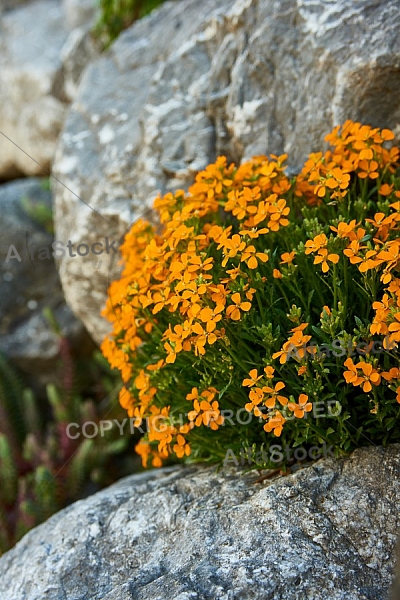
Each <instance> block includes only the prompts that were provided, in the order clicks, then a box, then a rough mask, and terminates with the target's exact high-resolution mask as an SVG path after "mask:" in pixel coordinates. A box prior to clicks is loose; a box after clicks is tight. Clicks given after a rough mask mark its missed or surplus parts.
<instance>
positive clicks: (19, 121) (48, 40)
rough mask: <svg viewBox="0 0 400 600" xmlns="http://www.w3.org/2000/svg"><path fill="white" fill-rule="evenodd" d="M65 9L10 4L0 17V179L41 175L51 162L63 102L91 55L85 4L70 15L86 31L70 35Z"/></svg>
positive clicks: (43, 1) (44, 1) (57, 4)
mask: <svg viewBox="0 0 400 600" xmlns="http://www.w3.org/2000/svg"><path fill="white" fill-rule="evenodd" d="M71 4H73V3H71V2H65V5H64V9H65V11H66V13H64V10H63V5H62V4H61V1H60V0H58V1H55V0H37V1H35V2H29V3H27V4H24V5H21V6H18V5H15V3H14V10H8V11H6V12H4V14H3V15H2V16H1V19H0V132H2V133H0V180H1V179H3V180H5V179H11V178H13V177H15V176H18V175H22V174H24V175H42V176H43V175H45V174H47V172H48V170H49V168H50V165H51V163H52V161H53V157H54V152H55V147H56V142H57V138H58V135H59V133H60V130H61V126H62V123H63V120H64V117H65V113H66V108H67V105H68V102H69V101H70V100H71V98H72V97H73V95H74V93H75V91H76V85H77V82H78V80H79V77H80V74H81V72H82V70H83V68H84V66H86V63H87V62H88V61H89V60H90V59H91V57H92V56H93V54H94V53H95V50H94V44H93V42H92V41H91V39H90V37H89V36H88V34H87V27H88V17H87V18H86V20H85V19H84V15H83V13H84V14H86V12H85V11H83V8H84V7H85V6H86V5H88V4H89V3H88V2H86V3H84V5H82V7H81V8H82V11H83V13H82V15H81V13H80V12H79V11H78V12H76V13H75V14H76V15H81V17H80V18H79V19H78V22H79V24H81V25H83V24H84V23H86V29H85V28H84V29H83V30H82V29H76V30H74V31H72V32H70V31H69V29H68V20H70V21H71V19H68V14H69V13H70V12H71V6H70V5H71ZM6 8H10V6H7V5H6ZM72 8H73V7H72ZM87 8H88V7H87ZM67 9H68V10H67ZM82 11H81V12H82ZM74 23H75V22H74ZM74 23H71V24H74ZM2 134H4V135H2ZM5 136H7V137H5Z"/></svg>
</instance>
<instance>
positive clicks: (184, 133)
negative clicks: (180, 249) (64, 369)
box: [54, 0, 400, 341]
mask: <svg viewBox="0 0 400 600" xmlns="http://www.w3.org/2000/svg"><path fill="white" fill-rule="evenodd" d="M399 28H400V11H399V10H398V1H397V0H358V1H357V2H344V1H336V2H332V0H322V1H319V2H315V1H314V0H275V1H273V0H236V1H234V0H217V1H215V0H205V1H204V2H202V3H201V4H199V2H198V1H197V0H180V1H179V2H178V1H177V2H172V3H167V4H165V5H164V6H162V7H161V8H160V9H158V10H157V11H155V12H154V13H152V14H151V15H150V16H149V17H148V18H146V19H143V20H142V21H140V22H138V23H136V24H134V25H133V26H132V27H131V28H130V29H128V30H127V31H125V32H124V33H122V35H121V36H120V37H119V39H118V40H117V41H116V42H115V43H114V45H113V46H112V47H111V49H110V51H109V52H108V53H107V54H105V55H102V56H101V57H100V58H99V59H98V60H96V61H94V62H92V63H91V64H90V66H89V67H88V68H87V70H86V71H85V74H84V76H83V79H82V81H81V85H80V88H79V91H78V94H77V97H76V100H75V102H74V104H73V105H72V107H71V109H70V111H69V113H68V117H67V120H66V124H65V127H64V130H63V133H62V136H61V140H60V144H59V147H58V151H57V157H56V163H55V168H54V173H55V174H56V176H57V177H58V178H59V179H60V180H61V181H62V182H63V183H65V184H66V185H67V187H68V188H70V190H72V191H73V192H74V193H71V191H69V190H68V189H66V188H65V187H63V186H62V185H57V193H56V224H57V235H58V237H59V238H60V239H63V238H65V237H66V236H68V235H70V232H71V231H72V232H73V233H74V236H75V238H76V242H80V241H84V242H87V241H89V242H90V241H96V240H97V239H102V238H103V237H104V236H105V235H109V236H110V237H113V238H117V237H119V236H120V235H121V234H122V233H123V232H124V231H125V229H126V227H128V226H129V225H130V224H131V223H132V221H133V220H134V219H135V218H137V217H138V216H139V215H140V214H141V213H142V212H143V211H144V210H145V209H146V207H147V206H148V205H149V203H150V201H151V200H152V199H153V197H154V196H155V195H156V194H157V192H158V191H161V192H164V191H166V190H169V189H176V188H178V187H183V186H186V185H187V184H188V183H190V182H191V181H192V179H193V177H194V174H195V172H196V171H197V170H198V169H201V168H203V167H204V166H205V165H206V164H207V163H209V162H210V161H212V160H214V159H215V157H216V156H217V155H219V154H226V155H227V156H228V157H229V158H230V159H234V160H235V161H238V162H239V161H241V160H242V159H245V158H248V157H250V156H251V155H254V154H259V153H269V152H272V153H276V154H280V153H283V152H288V153H289V157H290V159H289V162H290V166H291V168H292V169H294V170H295V169H297V168H298V167H299V165H300V164H301V163H302V161H303V159H304V158H305V157H306V155H307V154H308V152H310V151H313V150H316V149H319V148H320V147H321V144H322V142H323V137H324V135H325V134H326V133H327V132H328V131H329V130H330V129H331V128H332V127H333V126H334V125H336V124H338V123H341V122H344V121H345V120H346V119H348V118H351V119H356V120H361V121H363V122H366V123H369V124H372V125H374V126H384V127H392V128H394V129H395V130H396V128H398V127H399V123H400V106H399V102H398V97H399V93H400V36H399V35H398V31H399ZM397 131H398V129H397ZM74 194H77V195H78V196H80V198H81V199H82V200H84V202H86V203H87V204H89V205H90V207H91V208H88V207H87V206H85V204H83V202H81V201H80V200H79V199H78V198H77V196H75V195H74ZM91 209H93V210H91ZM115 262H116V261H115V260H114V263H113V264H114V265H115ZM76 267H77V265H76V264H75V263H73V261H72V260H70V259H68V257H67V258H66V259H64V260H63V261H62V264H61V278H62V281H63V286H64V289H65V293H66V297H67V301H68V302H69V304H70V306H71V307H72V308H73V310H74V311H75V312H76V314H78V315H79V317H80V318H81V319H82V320H83V321H84V323H85V324H86V326H87V327H88V329H89V331H90V332H91V334H92V336H93V337H94V338H95V339H96V340H97V341H99V340H100V339H101V338H102V337H103V335H104V333H105V331H106V330H107V329H106V324H105V323H104V321H102V320H101V318H100V317H99V312H100V309H101V307H102V305H103V304H104V301H105V297H106V289H107V285H108V282H109V279H110V278H112V277H113V275H114V271H113V270H112V269H111V270H110V261H109V260H108V261H107V257H106V256H105V257H104V261H103V264H102V267H101V269H99V270H96V271H92V272H88V271H86V270H84V266H83V265H82V267H81V270H79V269H78V270H77V268H76Z"/></svg>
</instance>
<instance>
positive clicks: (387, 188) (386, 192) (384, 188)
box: [378, 183, 394, 196]
mask: <svg viewBox="0 0 400 600" xmlns="http://www.w3.org/2000/svg"><path fill="white" fill-rule="evenodd" d="M393 188H394V185H393V184H392V185H389V184H388V183H384V184H383V185H381V187H380V188H379V190H378V193H379V194H380V195H381V196H390V194H391V193H392V192H393Z"/></svg>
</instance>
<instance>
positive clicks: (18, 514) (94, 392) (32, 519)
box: [0, 337, 132, 554]
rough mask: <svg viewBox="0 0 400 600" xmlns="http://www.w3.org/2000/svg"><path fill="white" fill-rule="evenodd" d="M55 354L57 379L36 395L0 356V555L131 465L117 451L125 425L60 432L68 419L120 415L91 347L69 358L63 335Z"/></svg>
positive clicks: (123, 445)
mask: <svg viewBox="0 0 400 600" xmlns="http://www.w3.org/2000/svg"><path fill="white" fill-rule="evenodd" d="M60 357H61V359H60V372H61V376H62V385H57V386H56V385H54V384H49V385H48V386H47V399H45V402H43V399H42V400H41V399H40V398H38V397H37V396H35V394H34V393H33V391H32V390H31V389H29V388H26V389H24V388H23V385H22V383H21V380H20V378H19V377H18V375H17V374H16V373H15V372H14V370H13V369H12V368H11V367H10V365H9V364H8V363H7V362H6V360H5V359H4V358H3V357H1V356H0V554H1V553H3V552H5V551H6V550H8V549H9V548H10V547H12V546H13V545H14V544H15V543H16V542H17V541H18V540H19V539H20V538H21V537H22V536H23V535H24V534H25V533H26V532H27V531H29V529H31V528H32V527H34V526H35V525H38V524H39V523H41V522H43V521H44V520H45V519H47V518H48V517H50V516H51V515H52V514H54V513H55V512H56V511H58V510H60V509H61V508H63V507H65V506H66V505H67V504H68V503H70V502H73V501H75V500H77V499H79V498H80V497H82V496H83V495H85V494H87V493H89V492H93V491H96V489H99V488H101V487H103V486H105V485H109V484H110V483H112V482H113V481H115V480H116V479H117V478H118V477H120V476H122V475H124V474H126V473H127V472H130V471H131V470H132V465H130V464H129V465H126V464H125V463H124V461H126V457H125V455H124V454H123V453H124V451H125V450H126V449H127V447H128V435H129V431H125V430H124V435H122V436H121V435H120V432H119V429H118V428H117V427H114V428H113V429H110V430H108V431H104V436H101V435H98V436H96V437H95V438H93V439H87V438H85V437H83V436H82V435H79V436H78V437H77V439H70V437H68V435H67V425H68V424H69V423H77V424H78V425H82V424H83V423H84V422H85V421H93V422H94V423H96V424H98V423H99V422H100V421H101V420H102V419H104V420H105V419H107V420H110V419H122V418H124V417H125V415H124V414H123V413H122V411H121V409H120V407H119V406H118V402H117V400H116V397H117V394H118V389H115V377H114V375H113V373H112V371H111V370H110V369H109V368H108V365H107V362H106V361H105V360H104V358H103V357H101V355H100V354H99V352H98V351H96V352H95V353H94V354H93V356H92V357H91V359H90V360H89V361H85V362H84V363H77V362H76V361H75V362H74V361H73V360H72V356H71V350H70V348H69V344H68V342H67V340H66V339H65V338H63V337H60ZM87 393H90V395H91V399H87V397H86V394H87ZM77 431H78V432H80V433H81V429H80V428H75V429H74V430H73V433H74V434H75V433H76V432H77Z"/></svg>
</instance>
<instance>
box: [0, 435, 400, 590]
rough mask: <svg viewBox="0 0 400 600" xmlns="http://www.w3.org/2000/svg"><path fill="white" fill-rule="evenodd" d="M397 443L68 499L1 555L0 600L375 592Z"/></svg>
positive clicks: (383, 570)
mask: <svg viewBox="0 0 400 600" xmlns="http://www.w3.org/2000/svg"><path fill="white" fill-rule="evenodd" d="M399 475H400V446H399V445H394V446H391V447H388V448H386V449H383V448H368V449H361V450H357V451H356V452H354V453H353V454H352V455H351V456H350V457H349V458H346V459H341V460H334V459H325V460H321V461H319V462H317V463H315V464H313V465H312V466H308V467H305V468H303V469H300V470H299V471H297V472H296V473H295V474H293V475H288V476H286V477H281V478H279V477H278V478H276V479H275V480H273V479H269V480H266V481H264V482H262V483H257V482H256V479H257V475H256V474H255V473H254V472H251V473H247V474H244V473H243V472H240V471H239V470H234V469H232V468H229V469H221V470H220V471H219V472H218V473H216V470H215V468H214V467H187V468H180V467H172V468H171V467H170V468H165V469H161V470H159V471H151V472H148V473H144V474H139V475H134V476H131V477H128V478H126V479H124V480H122V481H120V482H119V483H117V484H115V485H113V486H111V487H109V488H108V489H106V490H103V491H102V492H100V493H98V494H95V495H94V496H91V497H89V498H87V499H86V500H82V501H80V502H77V503H75V504H73V505H72V506H70V507H69V508H67V509H65V510H63V511H61V512H59V513H58V514H56V515H55V516H54V517H52V518H51V519H49V520H48V521H47V522H46V523H44V524H43V525H41V526H39V527H37V528H36V529H34V530H33V531H31V532H30V533H28V534H27V535H26V536H25V537H24V538H23V540H22V541H21V542H20V543H19V544H18V545H17V546H16V547H15V548H14V549H12V550H11V551H9V552H8V553H7V554H5V555H4V556H3V557H2V558H1V559H0V581H1V585H2V599H4V600H22V599H24V600H25V599H26V600H42V599H43V598H46V599H47V600H62V599H65V600H67V599H72V598H73V599H74V600H89V599H90V600H100V599H104V600H106V599H107V600H128V599H129V598H132V599H133V598H134V599H135V600H172V599H174V600H178V599H179V600H189V599H198V600H203V599H207V600H208V599H209V600H215V599H218V600H232V599H238V600H246V599H248V600H258V599H260V600H265V599H266V598H268V599H274V600H275V599H276V600H279V599H285V600H304V599H305V598H310V599H311V598H312V599H313V600H326V599H327V598H328V599H329V600H378V599H379V600H383V599H385V598H387V597H388V592H389V587H390V585H391V580H392V573H393V562H394V556H393V550H394V547H395V543H396V537H397V534H398V532H399V525H400V516H399V513H398V503H399V501H400V484H399Z"/></svg>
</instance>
